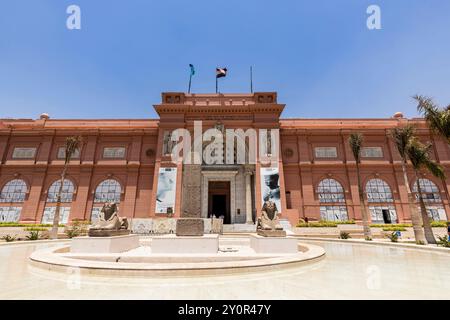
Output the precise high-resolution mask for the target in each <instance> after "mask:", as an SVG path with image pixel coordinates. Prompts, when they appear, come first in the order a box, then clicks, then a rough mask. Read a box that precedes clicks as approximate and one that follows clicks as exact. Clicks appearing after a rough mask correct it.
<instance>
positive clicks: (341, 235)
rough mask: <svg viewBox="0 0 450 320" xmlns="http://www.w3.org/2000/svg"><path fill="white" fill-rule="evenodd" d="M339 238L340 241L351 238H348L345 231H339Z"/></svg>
mask: <svg viewBox="0 0 450 320" xmlns="http://www.w3.org/2000/svg"><path fill="white" fill-rule="evenodd" d="M339 238H340V239H350V238H351V237H350V233H348V232H345V231H341V232H340V233H339Z"/></svg>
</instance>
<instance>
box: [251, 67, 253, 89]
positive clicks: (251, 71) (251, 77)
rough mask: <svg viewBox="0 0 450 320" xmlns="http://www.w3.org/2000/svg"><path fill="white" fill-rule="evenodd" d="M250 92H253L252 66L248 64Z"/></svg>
mask: <svg viewBox="0 0 450 320" xmlns="http://www.w3.org/2000/svg"><path fill="white" fill-rule="evenodd" d="M250 92H251V93H253V66H250Z"/></svg>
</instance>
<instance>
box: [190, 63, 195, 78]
mask: <svg viewBox="0 0 450 320" xmlns="http://www.w3.org/2000/svg"><path fill="white" fill-rule="evenodd" d="M189 67H190V68H191V76H193V75H194V74H195V69H194V65H193V64H189Z"/></svg>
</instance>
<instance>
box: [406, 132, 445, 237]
mask: <svg viewBox="0 0 450 320" xmlns="http://www.w3.org/2000/svg"><path fill="white" fill-rule="evenodd" d="M431 148H432V145H431V144H427V145H424V144H423V143H421V142H420V141H419V140H418V139H417V138H416V137H414V138H412V139H410V141H409V142H408V144H407V146H406V155H407V156H408V158H409V160H410V161H411V164H412V166H413V168H414V174H415V177H416V183H417V194H418V197H419V204H420V212H421V215H422V222H423V229H424V231H425V238H426V240H427V242H428V243H431V244H436V239H435V238H434V235H433V230H432V228H431V224H430V219H429V218H428V213H427V208H426V206H425V202H424V200H423V194H422V188H421V186H420V182H419V172H420V170H421V169H423V168H426V169H427V170H428V171H430V172H431V174H433V175H434V176H435V177H438V178H441V179H444V178H445V174H444V169H443V168H442V167H441V166H440V165H438V164H437V163H436V162H434V161H433V160H431V159H430V155H429V152H430V149H431Z"/></svg>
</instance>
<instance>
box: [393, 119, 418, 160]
mask: <svg viewBox="0 0 450 320" xmlns="http://www.w3.org/2000/svg"><path fill="white" fill-rule="evenodd" d="M415 132H416V129H415V127H414V126H413V125H411V124H407V125H406V126H404V127H401V128H395V129H392V130H391V132H390V136H391V138H392V140H393V141H394V143H395V146H396V147H397V150H398V152H399V153H400V156H401V157H402V159H405V158H406V147H407V145H408V143H409V141H410V140H411V139H412V138H413V137H414V134H415Z"/></svg>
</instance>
